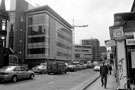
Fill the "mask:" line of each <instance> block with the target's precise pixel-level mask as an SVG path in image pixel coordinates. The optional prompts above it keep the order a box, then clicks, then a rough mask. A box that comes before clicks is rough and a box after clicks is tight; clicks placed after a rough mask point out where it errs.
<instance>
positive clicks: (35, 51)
mask: <svg viewBox="0 0 135 90" xmlns="http://www.w3.org/2000/svg"><path fill="white" fill-rule="evenodd" d="M44 53H46V52H45V48H32V49H28V54H44Z"/></svg>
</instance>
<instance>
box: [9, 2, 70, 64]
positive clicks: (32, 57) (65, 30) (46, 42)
mask: <svg viewBox="0 0 135 90" xmlns="http://www.w3.org/2000/svg"><path fill="white" fill-rule="evenodd" d="M20 4H21V5H20ZM28 6H29V4H28V3H27V2H25V1H24V0H16V10H15V12H14V15H15V16H14V18H15V23H14V24H13V25H12V24H10V27H11V28H14V30H13V34H14V35H13V50H14V51H15V53H16V54H17V55H18V56H19V58H20V59H21V60H22V62H23V63H26V64H29V65H31V66H33V65H36V64H40V63H42V62H46V61H47V60H57V61H64V62H67V61H69V60H72V31H71V28H72V26H71V25H70V24H69V23H68V22H67V21H65V20H64V19H63V18H62V17H61V16H60V15H58V14H57V13H56V12H55V11H54V10H53V9H51V8H50V7H49V6H48V5H46V6H41V7H37V8H34V9H29V8H28ZM18 7H19V8H18ZM21 7H22V8H21ZM10 14H11V12H10ZM11 16H12V15H11ZM12 19H13V17H12ZM13 26H14V27H13ZM9 30H10V32H12V31H11V30H12V29H9ZM9 37H11V35H10V36H9ZM9 41H10V43H11V41H12V40H9ZM9 46H10V45H9Z"/></svg>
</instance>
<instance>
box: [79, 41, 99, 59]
mask: <svg viewBox="0 0 135 90" xmlns="http://www.w3.org/2000/svg"><path fill="white" fill-rule="evenodd" d="M82 45H92V53H93V61H98V60H99V59H100V48H99V46H100V43H99V40H98V39H84V40H82Z"/></svg>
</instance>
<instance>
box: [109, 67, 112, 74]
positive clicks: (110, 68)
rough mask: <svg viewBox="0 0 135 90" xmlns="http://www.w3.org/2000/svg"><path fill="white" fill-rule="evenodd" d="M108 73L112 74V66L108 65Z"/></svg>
mask: <svg viewBox="0 0 135 90" xmlns="http://www.w3.org/2000/svg"><path fill="white" fill-rule="evenodd" d="M109 74H110V75H111V74H112V66H111V65H109Z"/></svg>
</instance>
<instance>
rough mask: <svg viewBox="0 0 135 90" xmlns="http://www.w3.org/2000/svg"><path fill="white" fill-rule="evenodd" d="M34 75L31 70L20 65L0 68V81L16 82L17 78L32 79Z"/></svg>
mask: <svg viewBox="0 0 135 90" xmlns="http://www.w3.org/2000/svg"><path fill="white" fill-rule="evenodd" d="M34 76H35V74H34V72H33V71H31V70H26V69H25V68H24V67H22V66H6V67H3V68H1V69H0V81H9V80H11V81H12V82H17V80H19V79H26V78H29V79H33V78H34Z"/></svg>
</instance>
